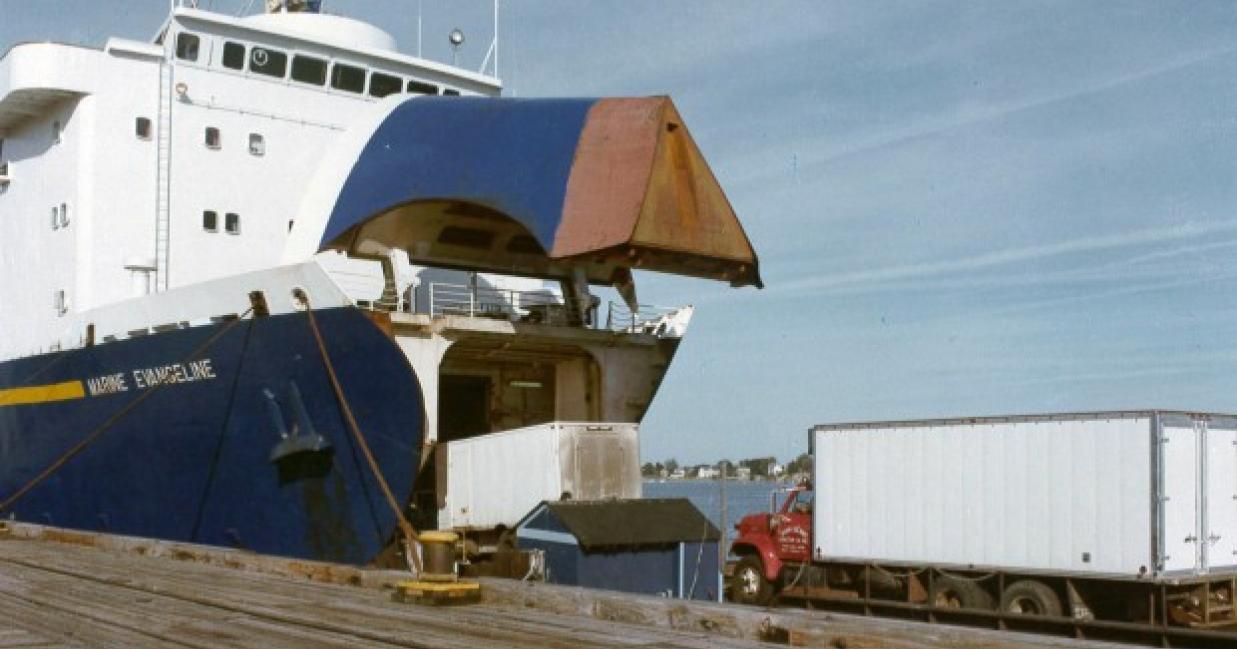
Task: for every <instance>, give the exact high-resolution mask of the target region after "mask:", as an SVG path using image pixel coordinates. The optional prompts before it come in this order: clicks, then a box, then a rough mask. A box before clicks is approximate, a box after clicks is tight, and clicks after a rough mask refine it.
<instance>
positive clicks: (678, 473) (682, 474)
mask: <svg viewBox="0 0 1237 649" xmlns="http://www.w3.org/2000/svg"><path fill="white" fill-rule="evenodd" d="M686 477H687V472H686V471H684V470H683V469H675V470H674V472H673V473H671V474H670V479H671V480H682V479H683V478H686Z"/></svg>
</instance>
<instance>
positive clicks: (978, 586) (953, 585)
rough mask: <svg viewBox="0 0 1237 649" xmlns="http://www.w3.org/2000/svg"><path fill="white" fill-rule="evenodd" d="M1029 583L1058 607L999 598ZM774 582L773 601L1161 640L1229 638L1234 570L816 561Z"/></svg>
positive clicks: (788, 568) (1168, 643)
mask: <svg viewBox="0 0 1237 649" xmlns="http://www.w3.org/2000/svg"><path fill="white" fill-rule="evenodd" d="M1029 582H1033V583H1034V584H1038V585H1040V586H1043V587H1044V588H1046V589H1047V590H1048V591H1051V593H1052V595H1054V596H1055V597H1057V598H1058V599H1057V602H1058V604H1059V607H1057V608H1053V607H1052V606H1051V605H1049V606H1048V607H1047V610H1045V609H1044V608H1042V607H1041V608H1039V610H1036V608H1037V607H1036V606H1035V605H1034V604H1035V602H1034V601H1030V602H1022V604H1019V603H1018V602H1017V601H1016V598H1010V597H1008V596H1007V595H1008V594H1009V593H1010V592H1011V588H1010V587H1011V586H1015V585H1019V588H1016V589H1013V590H1015V591H1016V593H1018V592H1027V593H1030V597H1029V600H1035V599H1036V598H1035V597H1034V593H1035V592H1037V591H1036V590H1035V589H1031V590H1026V589H1027V588H1029V586H1026V585H1027V584H1028V583H1029ZM775 585H776V586H777V590H776V595H775V597H774V603H775V604H798V605H802V606H805V607H807V608H809V609H824V610H837V611H844V612H850V613H861V614H863V615H876V616H886V617H900V618H904V619H913V620H920V621H924V622H940V623H947V624H958V625H966V626H979V627H987V628H995V629H999V630H1005V629H1009V630H1017V631H1033V632H1040V633H1047V634H1054V635H1063V636H1071V637H1074V638H1079V639H1092V640H1108V641H1118V642H1129V643H1136V644H1147V645H1155V646H1162V647H1203V648H1210V647H1233V646H1237V611H1235V610H1234V605H1233V597H1234V595H1235V594H1237V575H1233V574H1228V575H1190V576H1183V577H1180V578H1166V579H1159V580H1152V579H1132V578H1119V577H1113V578H1105V577H1097V576H1093V575H1082V574H1055V573H1044V572H1013V571H1004V570H996V569H993V570H988V569H977V568H974V567H955V566H935V565H908V564H894V565H891V564H886V563H875V562H843V561H836V562H835V561H824V562H821V561H816V562H812V563H810V564H802V563H789V564H787V565H785V566H784V567H783V569H782V570H781V573H780V575H779V578H778V580H777V584H775ZM1038 592H1041V593H1042V592H1045V591H1043V590H1039V591H1038ZM1016 593H1015V594H1016ZM1028 603H1030V604H1032V605H1030V606H1026V605H1025V604H1028ZM1049 604H1051V602H1049Z"/></svg>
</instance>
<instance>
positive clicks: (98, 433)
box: [0, 307, 253, 512]
mask: <svg viewBox="0 0 1237 649" xmlns="http://www.w3.org/2000/svg"><path fill="white" fill-rule="evenodd" d="M252 311H253V307H250V308H249V309H248V310H246V311H245V312H244V313H242V314H241V315H240V316H239V317H238V318H236V319H235V320H231V321H229V322H228V323H227V324H225V325H224V326H223V327H222V328H221V329H219V331H216V332H215V333H214V334H212V335H211V337H210V338H207V339H206V342H204V343H202V344H201V345H199V346H198V348H197V349H195V350H193V351H192V352H191V353H190V354H189V355H188V356H187V357H186V358H185V360H184V363H189V362H190V361H192V360H194V359H195V358H197V357H198V356H200V355H201V354H202V353H203V352H205V351H206V350H207V349H210V347H211V345H214V344H215V343H216V342H217V341H218V340H219V339H220V338H222V337H223V335H224V334H225V333H227V332H228V331H230V330H231V329H232V327H234V326H236V324H237V323H239V322H241V320H242V319H244V317H245V316H247V315H249V314H250V313H251V312H252ZM166 385H170V384H168V383H160V384H158V385H155V386H153V387H150V388H147V389H146V390H145V391H143V392H142V393H141V394H139V395H138V396H137V398H135V399H133V400H132V401H130V402H129V403H127V404H125V406H124V407H123V408H121V409H120V410H118V411H117V412H116V414H114V415H112V416H111V417H108V419H107V421H105V422H103V423H102V424H100V425H99V427H98V428H95V429H94V431H92V432H91V433H90V434H89V435H86V436H85V437H83V438H82V439H81V440H80V441H78V442H77V443H76V444H74V445H73V446H72V448H70V449H69V450H67V451H65V452H64V453H63V454H62V455H61V456H60V457H58V458H56V460H55V461H54V462H52V463H51V464H49V465H48V466H47V468H45V469H43V470H42V471H40V472H39V474H38V475H36V476H34V477H33V478H31V479H30V480H29V481H28V482H26V484H24V485H22V487H21V488H20V489H18V490H17V491H16V492H14V493H13V495H11V496H9V497H8V498H5V499H4V501H3V502H0V512H4V511H6V510H8V509H9V508H10V507H12V506H13V505H14V504H15V503H17V501H19V500H21V499H22V498H24V497H25V496H26V494H28V493H30V491H31V490H32V489H34V488H35V487H37V486H39V485H40V484H42V482H43V481H44V480H46V479H48V478H50V477H51V476H52V475H54V474H55V473H56V472H57V471H59V470H60V469H61V468H62V467H63V466H64V465H66V464H68V463H69V460H72V459H73V458H75V457H77V456H78V455H79V454H80V453H81V452H82V451H85V450H86V449H87V448H88V447H89V446H90V445H91V444H94V443H95V442H96V441H98V439H99V438H100V437H102V436H103V434H104V433H106V432H107V431H108V430H110V429H111V428H112V427H113V426H115V425H116V424H117V423H119V422H120V420H122V419H124V418H125V417H126V416H127V415H128V414H129V413H131V412H133V410H134V409H135V408H137V407H138V406H139V405H141V403H142V402H143V401H146V400H147V399H149V398H150V397H151V396H153V395H154V394H155V393H156V392H158V391H159V390H160V389H162V388H163V387H164V386H166Z"/></svg>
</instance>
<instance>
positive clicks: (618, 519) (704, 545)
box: [516, 498, 722, 601]
mask: <svg viewBox="0 0 1237 649" xmlns="http://www.w3.org/2000/svg"><path fill="white" fill-rule="evenodd" d="M516 539H517V543H518V546H519V548H520V549H521V550H541V551H543V552H544V553H545V579H546V581H547V582H549V583H554V584H566V585H572V586H585V587H588V588H604V589H608V590H618V591H624V592H628V593H645V594H650V595H664V596H668V597H677V598H681V599H698V600H717V601H720V600H721V593H722V573H721V569H720V566H719V565H718V563H719V557H718V546H717V544H718V543H719V541H720V539H721V532H720V531H718V529H717V528H716V527H714V525H713V524H712V523H711V522H709V519H707V518H705V516H704V514H702V513H700V510H698V509H696V507H695V506H694V505H692V504H691V502H690V501H688V500H687V499H686V498H663V499H648V500H643V499H640V500H594V501H584V500H565V501H559V502H543V503H541V504H540V505H537V506H536V507H535V508H533V510H532V511H531V512H529V513H528V514H527V515H526V516H525V517H524V518H523V519H522V520H521V521H520V522H519V523H518V524H517V525H516Z"/></svg>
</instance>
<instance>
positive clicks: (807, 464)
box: [640, 453, 812, 479]
mask: <svg viewBox="0 0 1237 649" xmlns="http://www.w3.org/2000/svg"><path fill="white" fill-rule="evenodd" d="M740 469H742V471H741V470H740ZM680 471H682V473H680ZM811 471H812V456H811V455H808V454H807V453H804V454H802V455H800V456H799V457H797V458H795V459H793V460H791V461H789V462H787V463H786V464H780V463H778V461H777V458H775V457H772V456H769V457H753V458H747V459H745V460H739V461H738V462H737V463H736V462H733V461H731V460H718V461H717V462H714V463H712V464H692V465H685V464H681V463H679V461H678V460H677V459H675V458H670V459H667V460H663V461H661V462H645V463H644V465H643V466H642V467H641V468H640V474H641V475H642V476H644V477H645V478H675V477H682V478H701V477H703V478H716V477H719V476H720V475H724V476H727V477H750V478H753V479H766V478H776V477H781V476H796V475H800V476H802V475H808V474H810V473H811Z"/></svg>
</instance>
